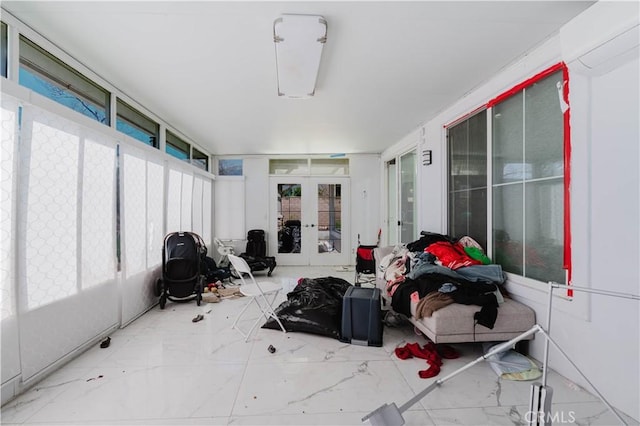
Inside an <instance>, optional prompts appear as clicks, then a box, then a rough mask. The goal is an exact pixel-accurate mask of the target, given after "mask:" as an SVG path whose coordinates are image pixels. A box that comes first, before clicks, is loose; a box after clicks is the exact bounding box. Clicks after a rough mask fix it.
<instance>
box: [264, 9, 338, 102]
mask: <svg viewBox="0 0 640 426" xmlns="http://www.w3.org/2000/svg"><path fill="white" fill-rule="evenodd" d="M326 39H327V21H325V19H324V18H323V17H322V16H317V15H282V16H280V17H279V18H277V19H276V20H275V21H274V22H273V41H274V43H275V46H276V69H277V73H278V96H283V97H287V98H308V97H310V96H313V95H314V94H315V90H316V80H317V78H318V69H319V68H320V57H321V56H322V47H323V46H324V43H325V41H326Z"/></svg>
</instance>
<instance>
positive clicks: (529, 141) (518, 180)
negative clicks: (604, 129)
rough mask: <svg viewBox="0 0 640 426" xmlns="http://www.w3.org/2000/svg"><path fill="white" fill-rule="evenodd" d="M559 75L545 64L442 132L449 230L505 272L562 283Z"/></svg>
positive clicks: (561, 71)
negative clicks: (445, 142)
mask: <svg viewBox="0 0 640 426" xmlns="http://www.w3.org/2000/svg"><path fill="white" fill-rule="evenodd" d="M566 80H567V77H566V68H564V64H558V65H557V66H554V67H551V68H550V69H548V70H545V71H544V72H542V73H540V74H539V75H538V76H535V77H534V78H532V79H530V80H527V81H526V82H525V83H523V84H522V85H519V86H516V87H515V88H514V89H512V90H510V91H509V92H507V93H505V94H504V95H501V96H500V97H498V98H496V99H494V100H493V101H491V102H489V103H488V104H487V107H488V108H490V109H488V110H483V111H481V112H479V113H477V114H475V115H473V116H472V117H470V118H468V119H466V120H464V121H462V122H460V123H457V124H455V125H453V126H451V127H449V128H448V132H447V138H448V145H447V150H448V166H449V170H448V203H449V212H448V224H449V228H448V232H449V234H450V235H452V236H455V237H461V236H463V235H469V236H471V237H472V238H474V239H475V240H476V241H478V242H479V243H480V244H481V245H482V246H483V247H485V248H486V247H491V253H490V257H491V258H492V259H493V261H494V262H495V263H498V264H500V265H502V268H503V270H505V271H506V272H510V273H513V274H517V275H521V276H523V277H527V278H531V279H534V280H538V281H544V282H547V281H556V282H565V269H568V268H570V261H569V259H568V257H569V256H567V247H568V246H569V240H568V238H567V235H568V233H567V231H568V230H567V229H566V228H568V226H569V225H568V222H565V217H566V214H565V210H567V209H568V206H566V205H565V202H566V201H565V198H566V196H567V195H566V188H565V170H564V164H565V161H566V158H565V155H567V154H566V153H565V143H566V142H565V141H567V140H568V136H569V135H565V120H566V119H567V118H566V115H565V114H564V110H563V109H562V107H561V105H560V102H559V96H558V90H559V89H558V87H565V85H566ZM487 113H489V114H490V119H491V129H492V131H491V135H490V139H489V140H490V143H491V149H490V150H489V149H488V147H487V140H488V138H487ZM489 151H490V152H491V156H490V157H489V154H488V153H489ZM487 170H488V171H489V173H490V175H489V176H488V175H487ZM489 178H490V179H489ZM488 188H490V190H491V192H490V197H488V195H489V193H488ZM489 203H491V205H489ZM489 207H491V209H489ZM488 211H490V212H491V215H490V216H489V215H488V214H487V212H488ZM487 229H490V230H491V234H490V235H487Z"/></svg>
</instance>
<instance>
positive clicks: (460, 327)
mask: <svg viewBox="0 0 640 426" xmlns="http://www.w3.org/2000/svg"><path fill="white" fill-rule="evenodd" d="M392 250H393V246H387V247H378V248H376V249H375V250H374V258H375V260H376V265H380V261H381V259H382V258H383V257H384V256H386V255H387V254H389V253H391V252H392ZM379 269H380V268H378V267H377V273H376V287H378V288H380V290H381V292H382V296H383V298H384V299H385V302H386V303H385V305H386V306H388V307H389V309H390V306H391V303H390V302H391V298H390V296H389V295H387V293H386V291H385V287H386V282H385V280H384V278H383V277H382V275H381V274H380V271H379ZM416 305H417V302H413V301H412V302H411V314H412V315H411V318H408V319H409V321H411V323H412V324H413V325H414V326H416V328H418V329H419V330H420V331H421V332H422V333H423V334H424V335H425V336H427V337H428V338H429V339H431V340H432V341H433V342H434V343H463V342H494V341H507V340H510V339H512V338H514V337H516V336H518V335H520V334H522V333H523V332H525V331H527V330H529V329H530V328H531V327H533V325H534V324H535V322H536V318H535V312H534V311H533V309H531V308H530V307H528V306H526V305H524V304H522V303H520V302H517V301H515V300H513V299H510V298H505V299H504V302H502V303H500V305H499V307H498V317H497V319H496V322H495V324H494V327H493V328H492V329H490V328H487V327H485V326H483V325H480V324H476V321H475V320H474V317H473V316H474V314H475V313H476V312H478V311H479V309H480V307H479V306H476V305H462V304H459V303H453V304H451V305H448V306H445V307H443V308H440V309H438V310H436V311H435V312H434V313H433V314H432V315H431V316H430V317H425V318H421V319H417V318H416V317H415V312H416ZM532 338H533V335H532V336H530V337H529V339H532Z"/></svg>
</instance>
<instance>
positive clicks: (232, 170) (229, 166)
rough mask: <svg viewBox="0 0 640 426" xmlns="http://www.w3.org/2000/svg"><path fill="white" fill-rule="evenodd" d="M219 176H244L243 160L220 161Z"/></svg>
mask: <svg viewBox="0 0 640 426" xmlns="http://www.w3.org/2000/svg"><path fill="white" fill-rule="evenodd" d="M218 175H220V176H242V160H236V159H219V160H218Z"/></svg>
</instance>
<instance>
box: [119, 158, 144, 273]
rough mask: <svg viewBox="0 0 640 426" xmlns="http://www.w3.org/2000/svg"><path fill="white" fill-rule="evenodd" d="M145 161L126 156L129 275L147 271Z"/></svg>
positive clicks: (127, 259)
mask: <svg viewBox="0 0 640 426" xmlns="http://www.w3.org/2000/svg"><path fill="white" fill-rule="evenodd" d="M145 165H146V162H145V160H143V159H141V158H138V157H136V156H133V155H131V154H125V155H124V173H123V176H124V184H123V187H124V197H123V201H124V202H123V204H122V206H123V212H124V242H125V244H124V249H125V251H124V253H125V265H126V269H125V271H126V276H127V277H130V276H132V275H134V274H137V273H139V272H142V271H144V270H145V269H146V263H147V253H146V246H147V244H146V229H147V228H146V221H147V215H146V206H145V204H146V187H147V185H146V167H145Z"/></svg>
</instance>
